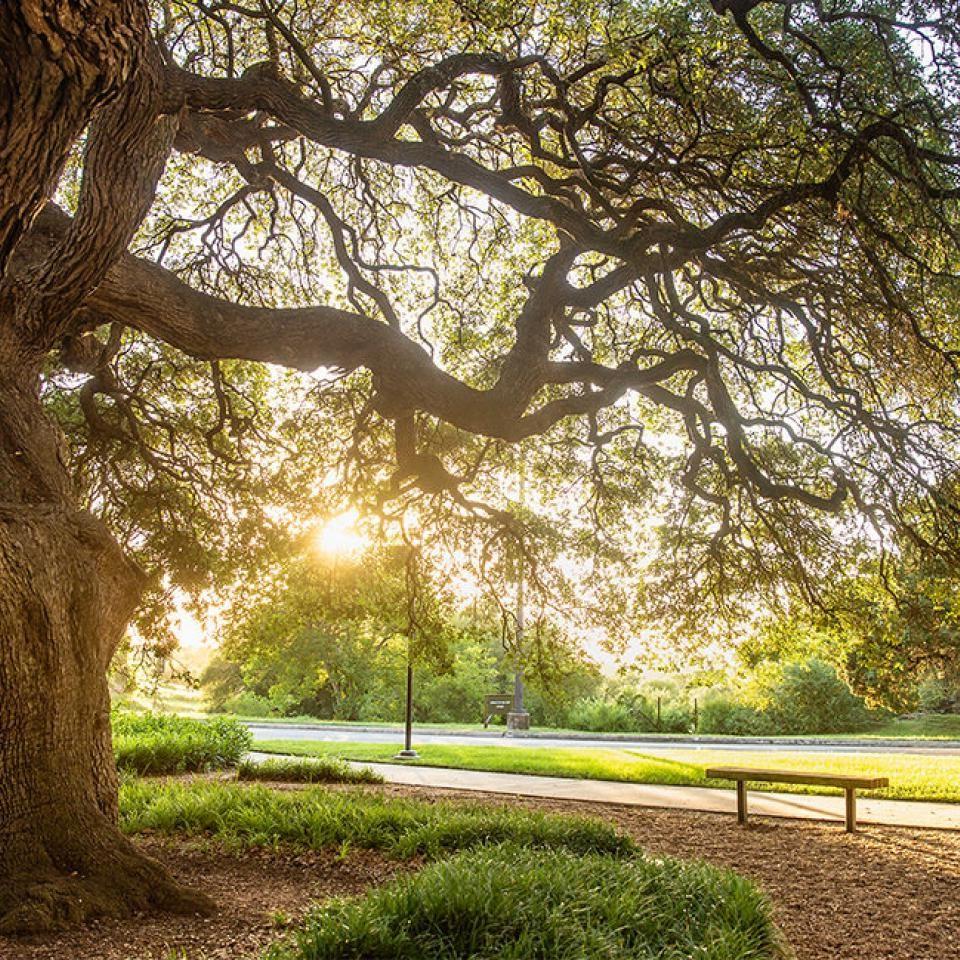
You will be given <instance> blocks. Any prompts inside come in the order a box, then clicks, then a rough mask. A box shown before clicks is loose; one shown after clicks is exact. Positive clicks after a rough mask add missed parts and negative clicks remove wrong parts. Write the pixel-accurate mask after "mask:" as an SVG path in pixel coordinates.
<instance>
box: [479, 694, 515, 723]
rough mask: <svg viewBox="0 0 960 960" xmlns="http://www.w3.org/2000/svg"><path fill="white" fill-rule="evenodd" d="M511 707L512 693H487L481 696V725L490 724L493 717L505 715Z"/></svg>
mask: <svg viewBox="0 0 960 960" xmlns="http://www.w3.org/2000/svg"><path fill="white" fill-rule="evenodd" d="M512 709H513V694H512V693H488V694H487V695H486V696H485V697H484V698H483V718H484V719H483V725H484V726H485V727H488V726H490V721H491V720H492V719H493V718H494V717H505V716H506V715H507V714H508V713H509V712H510V711H511V710H512Z"/></svg>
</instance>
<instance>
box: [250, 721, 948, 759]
mask: <svg viewBox="0 0 960 960" xmlns="http://www.w3.org/2000/svg"><path fill="white" fill-rule="evenodd" d="M247 726H248V727H249V728H250V731H251V732H252V733H253V736H254V738H255V739H257V740H314V741H317V740H320V741H334V742H341V743H342V742H345V741H350V742H360V743H397V744H399V743H401V742H402V740H403V731H402V730H399V729H390V728H389V727H383V728H376V727H336V726H332V725H331V726H327V725H324V724H316V725H311V724H279V723H276V724H270V723H248V724H247ZM415 733H416V737H415V739H416V741H417V742H418V743H446V744H457V745H461V746H463V745H468V744H472V745H477V744H478V743H496V744H497V745H498V746H502V747H510V748H517V749H542V748H550V747H610V748H613V749H624V750H634V749H635V750H642V751H643V752H644V753H663V752H666V751H670V750H745V751H751V752H752V751H762V752H772V753H777V752H789V753H795V752H800V753H835V754H851V753H911V754H924V755H928V756H952V757H956V756H960V741H956V740H946V741H937V740H907V741H898V740H816V739H811V738H803V737H791V738H789V739H779V740H769V739H762V738H752V739H744V738H738V739H735V740H734V739H725V738H723V737H694V736H688V737H682V736H675V737H664V736H659V737H658V736H657V735H656V734H651V735H649V736H643V735H639V736H638V735H630V734H600V735H597V734H593V735H591V734H586V735H584V734H572V735H560V734H558V735H556V736H544V735H541V734H538V735H536V736H509V737H506V736H504V735H503V734H502V733H497V732H494V731H489V732H488V731H482V730H467V731H456V732H452V733H445V732H443V731H439V730H416V731H415Z"/></svg>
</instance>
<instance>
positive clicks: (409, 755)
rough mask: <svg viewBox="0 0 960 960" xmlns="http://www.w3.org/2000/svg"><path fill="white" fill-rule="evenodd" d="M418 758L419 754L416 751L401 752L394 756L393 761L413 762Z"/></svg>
mask: <svg viewBox="0 0 960 960" xmlns="http://www.w3.org/2000/svg"><path fill="white" fill-rule="evenodd" d="M419 756H420V754H419V753H417V751H416V750H401V751H400V752H399V753H398V754H396V756H395V757H394V760H414V759H416V758H417V757H419Z"/></svg>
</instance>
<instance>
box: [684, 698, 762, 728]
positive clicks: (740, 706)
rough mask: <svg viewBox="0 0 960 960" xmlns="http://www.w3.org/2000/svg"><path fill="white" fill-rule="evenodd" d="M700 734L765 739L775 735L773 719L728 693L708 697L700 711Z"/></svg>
mask: <svg viewBox="0 0 960 960" xmlns="http://www.w3.org/2000/svg"><path fill="white" fill-rule="evenodd" d="M698 729H699V732H700V733H711V734H725V735H727V736H730V737H763V736H770V735H771V734H773V733H774V727H773V723H772V721H771V719H770V718H769V717H768V716H767V715H766V714H764V713H763V712H762V711H760V710H758V709H757V708H756V707H752V706H750V705H749V704H746V703H742V702H741V701H740V700H737V699H736V698H735V697H733V696H731V695H730V694H728V693H723V692H721V693H718V694H715V695H714V696H711V697H708V698H707V700H706V702H705V703H704V705H703V709H702V710H701V711H700V724H699V727H698Z"/></svg>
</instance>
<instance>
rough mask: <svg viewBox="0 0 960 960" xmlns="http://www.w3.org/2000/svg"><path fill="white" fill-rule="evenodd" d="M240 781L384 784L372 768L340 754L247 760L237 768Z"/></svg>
mask: <svg viewBox="0 0 960 960" xmlns="http://www.w3.org/2000/svg"><path fill="white" fill-rule="evenodd" d="M237 779H238V780H273V781H282V782H284V783H383V777H382V776H381V775H380V774H379V773H375V772H374V771H373V770H371V769H370V767H353V766H351V765H350V764H349V763H347V762H346V761H345V760H339V759H338V758H336V757H303V758H297V759H292V758H289V757H272V758H270V759H269V760H264V761H262V762H259V763H258V762H255V761H253V760H244V761H243V762H242V763H241V764H240V766H239V767H237Z"/></svg>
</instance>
